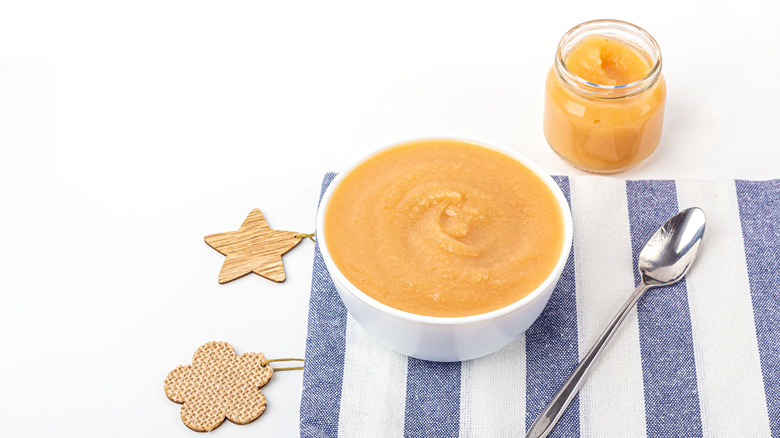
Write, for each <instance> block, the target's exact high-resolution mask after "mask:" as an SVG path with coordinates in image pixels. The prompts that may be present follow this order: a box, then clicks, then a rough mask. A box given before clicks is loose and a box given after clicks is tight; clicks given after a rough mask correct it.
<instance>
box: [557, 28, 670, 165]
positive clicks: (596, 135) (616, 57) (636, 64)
mask: <svg viewBox="0 0 780 438" xmlns="http://www.w3.org/2000/svg"><path fill="white" fill-rule="evenodd" d="M648 61H649V60H648V58H647V57H646V56H645V55H644V54H643V53H641V52H640V51H638V50H637V49H635V48H633V47H631V46H629V45H628V44H626V43H624V42H621V41H619V40H617V39H614V38H610V37H605V36H600V35H599V36H596V35H593V36H589V37H586V38H584V39H583V40H582V41H581V42H579V43H578V44H577V45H576V46H575V47H573V48H572V49H571V52H569V54H568V55H567V56H566V60H565V62H566V67H567V68H568V69H569V71H570V72H572V73H573V74H575V75H577V76H579V77H580V78H582V79H585V80H586V81H589V82H592V83H594V84H600V85H610V86H616V85H626V84H630V83H633V82H635V81H638V80H640V79H643V78H644V77H646V76H647V75H648V73H649V72H650V70H651V68H652V65H651V64H650V63H649V62H648ZM665 99H666V83H665V82H664V79H663V77H660V78H659V80H658V81H657V82H656V83H655V84H654V85H653V86H651V87H650V88H649V89H647V90H644V91H643V92H641V93H638V94H636V95H633V96H629V97H625V98H622V99H599V98H590V97H586V96H583V95H580V94H578V93H577V92H575V91H573V90H572V89H571V88H570V87H569V86H567V85H565V84H563V83H562V82H561V80H560V79H559V78H558V75H557V74H556V72H555V67H553V68H551V69H550V71H549V73H548V75H547V85H546V93H545V110H544V111H545V115H544V135H545V137H546V138H547V141H548V142H549V143H550V146H551V147H552V148H553V149H554V150H555V151H556V152H557V153H558V154H559V155H560V156H561V157H563V158H564V159H566V160H567V161H569V162H570V163H572V164H574V165H575V166H578V167H580V168H583V169H586V170H590V171H593V172H615V171H620V170H624V169H627V168H630V167H632V166H634V165H636V164H637V163H639V162H641V161H642V160H644V159H645V158H647V157H649V156H650V154H652V153H653V151H654V150H655V148H656V146H658V143H659V142H660V139H661V127H662V125H663V116H664V102H665Z"/></svg>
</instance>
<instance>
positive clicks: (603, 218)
mask: <svg viewBox="0 0 780 438" xmlns="http://www.w3.org/2000/svg"><path fill="white" fill-rule="evenodd" d="M570 182H571V184H570V186H571V202H572V207H571V209H572V211H573V212H574V213H573V214H572V217H573V219H574V233H575V235H576V236H577V240H575V241H574V249H573V251H574V272H575V276H574V280H575V282H576V284H577V335H578V336H577V339H578V341H579V353H580V359H582V357H583V356H585V354H587V352H588V350H590V348H591V346H593V344H594V343H595V342H596V340H597V339H598V338H599V335H601V333H602V332H603V331H604V327H606V326H607V324H609V322H610V321H611V320H612V318H614V317H615V314H616V313H617V309H620V308H621V306H622V305H623V303H625V301H626V298H628V296H629V295H630V294H631V291H632V290H633V289H634V287H635V284H634V269H635V268H634V263H633V258H632V256H631V235H630V234H629V233H628V230H630V229H631V228H630V226H629V222H628V220H629V219H628V201H627V197H626V184H625V183H624V182H623V181H616V180H608V181H605V180H603V179H601V178H579V179H572V180H570ZM595 218H598V220H594V219H595ZM596 254H608V255H609V258H610V260H609V262H606V263H605V260H603V259H600V258H599V257H595V256H594V255H596ZM607 291H610V292H611V293H607ZM600 362H603V363H608V364H610V365H611V366H609V367H605V366H601V367H599V366H596V367H594V368H593V371H592V372H591V373H590V374H589V375H588V378H587V379H586V380H585V382H584V383H583V384H582V390H581V391H580V418H581V419H587V421H585V420H582V422H581V423H580V424H581V425H580V427H581V430H580V432H581V433H582V436H584V437H618V436H622V437H629V436H647V433H646V431H645V403H644V402H645V400H644V398H642V397H637V394H643V391H644V383H643V381H642V356H641V352H640V345H639V320H638V319H637V313H636V308H634V309H633V310H631V312H630V313H629V314H628V316H627V317H626V320H625V322H624V323H623V324H622V326H621V327H620V330H619V331H618V332H617V333H615V337H614V338H613V339H612V341H611V342H610V343H609V344H608V345H607V346H606V347H604V352H603V353H602V358H601V360H600Z"/></svg>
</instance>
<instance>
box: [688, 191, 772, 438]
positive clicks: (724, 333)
mask: <svg viewBox="0 0 780 438" xmlns="http://www.w3.org/2000/svg"><path fill="white" fill-rule="evenodd" d="M733 187H734V186H733V185H732V184H731V182H730V181H722V182H720V183H718V185H717V186H714V185H713V184H703V183H701V182H696V181H688V182H685V183H681V184H677V202H678V204H679V206H680V208H681V209H684V208H689V207H693V206H694V204H695V205H696V206H698V207H701V209H702V210H704V211H705V212H708V211H715V212H718V213H719V214H709V215H707V233H708V234H709V235H710V236H719V238H718V239H711V240H710V239H708V240H707V246H706V251H702V252H701V257H699V258H698V259H697V260H696V267H697V269H692V270H691V273H690V275H689V276H688V278H686V279H685V287H686V289H687V291H688V302H689V308H690V312H691V331H692V337H693V341H694V342H695V343H696V344H698V345H701V348H696V349H694V350H693V351H694V354H695V358H696V377H697V380H698V382H699V403H700V405H701V422H702V430H703V432H704V435H705V436H713V435H715V434H716V433H717V434H722V435H724V436H740V435H743V436H770V435H771V430H770V428H769V417H768V416H767V415H766V414H765V412H766V411H767V408H766V406H767V401H766V394H765V393H764V380H763V374H762V371H761V360H760V356H759V353H758V340H757V339H756V336H755V334H756V324H755V319H754V317H753V301H752V298H751V296H750V280H749V279H748V272H747V266H746V265H745V259H744V256H743V257H739V256H738V255H739V254H745V242H744V240H743V235H742V222H741V221H740V218H739V204H738V203H737V194H736V192H735V191H734V190H733ZM718 194H720V196H718ZM724 194H725V195H724ZM715 272H717V273H718V275H713V273H715ZM726 321H728V322H727V323H724V322H726ZM735 412H740V414H739V415H734V413H735ZM726 416H728V417H731V418H730V419H727V418H726Z"/></svg>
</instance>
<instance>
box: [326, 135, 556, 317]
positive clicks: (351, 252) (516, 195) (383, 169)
mask: <svg viewBox="0 0 780 438" xmlns="http://www.w3.org/2000/svg"><path fill="white" fill-rule="evenodd" d="M563 232H564V230H563V216H562V214H561V211H560V208H559V207H558V205H557V203H556V201H555V198H554V195H553V193H552V192H551V191H550V189H548V188H547V186H545V185H544V183H543V182H542V180H541V179H540V178H539V177H538V176H536V175H535V174H533V173H532V172H531V171H530V170H528V168H526V167H525V166H524V165H522V164H520V163H519V162H517V161H516V160H514V159H513V158H511V157H508V156H506V155H504V154H501V153H499V152H496V151H493V150H491V149H488V148H485V147H482V146H477V145H474V144H471V143H466V142H463V141H456V140H426V141H419V142H411V143H406V144H403V145H400V146H395V147H392V148H390V149H387V150H384V151H382V152H380V153H378V154H376V155H374V156H372V157H371V158H369V159H367V160H366V161H364V162H362V163H361V164H359V165H358V166H357V167H355V168H354V169H352V170H351V171H350V172H349V174H347V175H346V177H345V178H344V179H343V181H342V182H341V184H340V185H339V186H338V187H337V188H336V189H335V191H334V192H333V194H332V196H331V199H330V201H329V203H328V207H327V210H326V212H325V217H324V237H325V240H326V242H327V245H328V249H329V251H330V254H331V257H332V258H333V261H334V263H335V264H336V266H338V268H339V270H340V271H341V272H342V273H343V274H344V276H345V277H346V278H347V279H348V280H349V281H350V282H352V284H354V285H355V286H357V287H358V288H359V289H360V290H362V291H363V292H364V293H366V294H367V295H369V296H370V297H372V298H374V299H376V300H377V301H379V302H381V303H384V304H387V305H388V306H391V307H394V308H396V309H400V310H404V311H407V312H411V313H416V314H420V315H429V316H465V315H476V314H480V313H485V312H489V311H491V310H496V309H500V308H502V307H505V306H507V305H509V304H511V303H513V302H515V301H517V300H519V299H521V298H523V297H524V296H526V295H528V294H529V293H530V292H532V291H533V290H534V289H536V288H537V287H538V286H539V285H540V284H541V283H542V282H543V281H544V280H545V278H546V277H547V276H548V275H549V274H550V273H551V272H552V270H553V269H554V267H555V265H556V263H557V260H558V257H559V256H560V254H561V251H562V249H563Z"/></svg>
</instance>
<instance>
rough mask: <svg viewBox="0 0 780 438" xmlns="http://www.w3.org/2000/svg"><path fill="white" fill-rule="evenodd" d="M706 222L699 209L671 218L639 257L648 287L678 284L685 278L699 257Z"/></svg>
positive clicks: (639, 265) (648, 242) (639, 264)
mask: <svg viewBox="0 0 780 438" xmlns="http://www.w3.org/2000/svg"><path fill="white" fill-rule="evenodd" d="M705 223H706V219H705V217H704V212H703V211H702V210H701V209H700V208H697V207H693V208H689V209H687V210H683V211H681V212H680V213H677V214H676V215H674V216H672V218H671V219H669V220H668V221H666V223H665V224H663V225H662V226H661V228H659V229H658V231H656V232H655V234H653V235H652V236H651V237H650V240H648V241H647V243H646V244H645V246H644V248H642V252H640V253H639V262H638V268H639V273H640V274H641V275H642V282H643V283H645V284H647V285H648V286H662V285H668V284H672V283H676V282H678V281H680V280H682V278H683V277H684V276H685V274H686V273H687V272H688V269H689V268H690V267H691V264H692V263H693V259H694V258H696V254H697V253H698V249H699V245H700V244H701V239H702V237H703V236H704V225H705Z"/></svg>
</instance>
